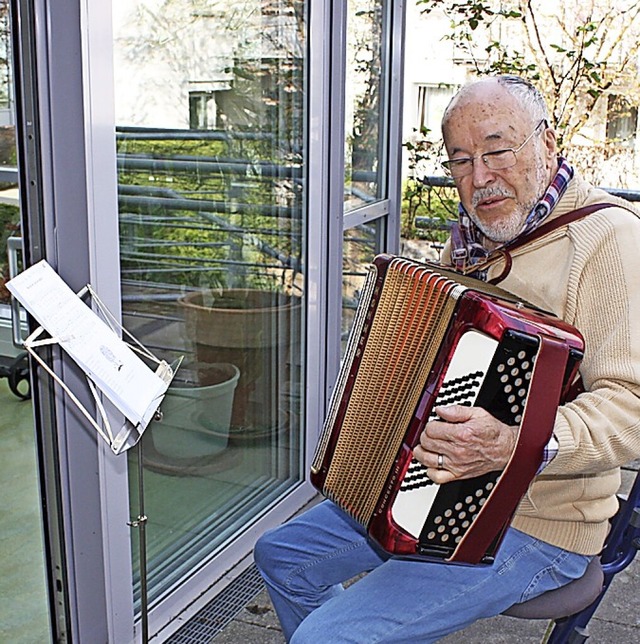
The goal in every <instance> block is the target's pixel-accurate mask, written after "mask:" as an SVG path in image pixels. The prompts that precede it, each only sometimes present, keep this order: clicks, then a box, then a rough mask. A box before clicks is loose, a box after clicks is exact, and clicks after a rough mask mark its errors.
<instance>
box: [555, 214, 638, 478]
mask: <svg viewBox="0 0 640 644" xmlns="http://www.w3.org/2000/svg"><path fill="white" fill-rule="evenodd" d="M605 213H606V214H605ZM569 235H570V237H571V239H572V242H573V246H574V253H575V254H574V258H573V261H572V267H571V272H570V275H569V281H568V299H567V311H566V315H565V319H566V320H567V321H568V322H570V323H571V324H573V325H574V326H576V327H577V328H578V329H579V330H580V331H581V332H582V334H583V335H584V338H585V356H584V359H583V361H582V365H581V368H580V372H581V375H582V379H583V381H584V384H585V387H586V392H585V393H583V394H581V395H580V396H578V397H577V398H576V399H575V400H574V401H572V402H571V403H568V404H566V405H563V406H561V407H560V408H559V410H558V414H557V417H556V423H555V426H554V434H555V436H556V438H557V440H558V443H559V450H558V454H557V455H556V457H555V458H554V459H553V461H552V462H551V463H549V465H548V467H547V468H546V469H545V474H553V475H558V474H591V473H596V472H602V471H606V470H608V469H612V468H614V467H618V466H621V465H624V464H625V463H628V462H629V461H631V460H633V459H634V458H637V457H638V456H640V219H638V217H636V216H635V215H634V214H632V213H630V212H627V211H625V210H622V209H618V208H616V209H613V208H612V209H608V210H607V211H603V214H600V213H599V214H598V215H596V216H591V217H588V218H587V219H586V220H584V221H582V222H580V224H579V225H576V226H575V227H573V229H570V231H569Z"/></svg>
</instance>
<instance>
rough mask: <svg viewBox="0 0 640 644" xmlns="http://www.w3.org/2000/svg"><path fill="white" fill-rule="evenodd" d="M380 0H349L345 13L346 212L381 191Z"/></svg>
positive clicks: (383, 7) (372, 199) (373, 197)
mask: <svg viewBox="0 0 640 644" xmlns="http://www.w3.org/2000/svg"><path fill="white" fill-rule="evenodd" d="M385 4H386V3H385V2H384V0H349V2H348V3H347V5H348V7H349V9H348V14H347V62H346V85H345V87H346V91H347V97H346V116H345V128H346V131H345V197H344V198H345V212H346V211H350V210H353V209H355V208H358V207H360V206H363V205H366V204H367V203H371V202H372V201H376V200H378V199H380V198H381V197H382V194H381V193H382V190H383V189H384V188H385V186H383V185H382V182H381V177H380V171H381V168H380V158H381V154H380V146H381V142H382V137H383V136H384V135H385V133H384V132H382V131H381V127H380V123H381V115H382V110H383V106H384V87H383V33H384V27H385V21H384V10H385Z"/></svg>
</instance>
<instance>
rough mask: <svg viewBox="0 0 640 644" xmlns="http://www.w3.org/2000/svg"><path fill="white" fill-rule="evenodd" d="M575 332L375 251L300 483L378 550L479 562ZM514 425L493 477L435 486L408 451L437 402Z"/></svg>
mask: <svg viewBox="0 0 640 644" xmlns="http://www.w3.org/2000/svg"><path fill="white" fill-rule="evenodd" d="M583 350H584V342H583V339H582V337H581V336H580V334H579V333H578V331H577V330H576V329H574V328H573V327H571V326H570V325H568V324H566V323H564V322H562V321H561V320H559V319H557V318H556V317H554V316H553V315H551V314H548V313H545V312H543V311H539V310H537V309H535V308H533V307H531V306H529V305H526V304H524V303H522V302H521V301H519V300H517V298H515V297H514V296H513V295H511V294H509V293H507V292H506V291H503V290H502V289H499V288H497V287H493V286H491V285H489V284H486V283H484V282H481V281H479V280H475V279H473V278H469V277H464V276H461V275H459V274H457V273H454V272H451V271H448V270H445V269H443V268H442V267H440V266H437V265H432V264H424V263H419V262H415V261H412V260H408V259H404V258H400V257H393V256H389V255H379V256H378V257H376V258H375V260H374V262H373V264H372V265H371V270H370V273H369V275H368V277H367V280H366V282H365V286H364V289H363V293H362V296H361V300H360V303H359V305H358V309H357V312H356V317H355V321H354V325H353V328H352V330H351V334H350V337H349V342H348V345H347V350H346V355H345V358H344V360H343V363H342V367H341V369H340V372H339V374H338V379H337V382H336V386H335V389H334V392H333V395H332V398H331V402H330V406H329V410H328V414H327V418H326V421H325V423H324V427H323V429H322V432H321V435H320V439H319V442H318V445H317V447H316V452H315V456H314V459H313V463H312V467H311V482H312V484H313V485H314V486H315V487H316V488H317V489H318V490H319V491H320V492H321V493H322V494H323V495H324V496H326V497H327V498H329V499H331V500H332V501H334V502H335V503H337V504H338V505H339V506H340V507H341V508H342V509H343V510H345V511H346V512H347V513H348V514H349V515H350V516H352V517H353V518H354V519H355V520H356V521H358V522H359V523H360V524H362V525H363V526H365V527H366V528H367V530H368V533H369V535H370V536H371V537H372V538H373V539H374V540H375V541H377V542H378V543H379V545H381V546H382V547H383V548H384V549H385V550H386V551H387V552H389V553H391V554H393V555H398V556H406V557H411V558H417V559H425V560H429V561H443V562H451V563H466V564H478V563H491V562H492V561H493V559H494V557H495V553H496V551H497V549H498V547H499V545H500V542H501V540H502V537H503V536H504V532H505V530H506V528H507V527H508V525H509V523H510V521H511V519H512V517H513V514H514V512H515V510H516V507H517V505H518V503H519V502H520V500H521V498H522V496H523V495H524V494H525V492H526V490H527V487H528V486H529V484H530V483H531V481H532V480H533V478H534V477H535V475H536V473H537V471H538V469H539V467H540V464H541V462H542V458H543V451H544V448H545V446H546V445H547V443H548V441H549V439H550V437H551V434H552V431H553V424H554V419H555V415H556V411H557V408H558V405H559V404H560V401H561V400H563V399H564V397H565V396H566V395H567V393H568V391H569V389H570V386H571V384H572V383H573V381H574V380H575V379H576V376H577V370H578V366H579V363H580V360H581V359H582V353H583ZM447 404H463V405H474V406H479V407H483V408H484V409H486V410H487V411H488V412H489V413H491V414H492V415H493V416H495V417H496V418H498V419H499V420H501V421H502V422H504V423H506V424H508V425H513V426H517V427H518V431H517V442H516V447H515V450H514V452H513V454H512V456H511V459H510V461H509V463H508V464H507V466H506V467H505V469H504V470H503V471H501V472H492V473H489V474H486V475H483V476H480V477H476V478H470V479H464V480H458V481H453V482H451V483H447V484H444V485H436V484H434V483H433V482H432V481H430V480H429V479H428V477H427V476H426V468H425V467H424V466H423V465H421V464H420V463H418V462H417V461H416V460H415V459H414V458H413V453H412V452H413V448H414V447H415V446H416V445H417V444H418V441H419V437H420V434H421V432H422V430H423V429H424V426H425V425H426V423H427V422H428V421H429V420H430V419H431V418H435V414H434V412H433V409H434V408H435V407H437V406H439V405H447Z"/></svg>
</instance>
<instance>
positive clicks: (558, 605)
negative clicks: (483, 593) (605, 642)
mask: <svg viewBox="0 0 640 644" xmlns="http://www.w3.org/2000/svg"><path fill="white" fill-rule="evenodd" d="M619 499H620V508H619V510H618V512H617V514H616V515H615V516H614V517H613V519H612V520H611V531H610V532H609V536H608V537H607V541H606V543H605V546H604V548H603V550H602V552H601V553H600V556H599V557H596V558H594V559H593V561H592V562H591V563H590V564H589V566H588V567H587V570H586V571H585V574H584V575H583V576H582V577H581V578H580V579H576V580H575V581H572V582H571V583H569V584H567V585H566V586H563V587H562V588H558V589H556V590H552V591H549V592H547V593H544V594H542V595H540V596H538V597H535V598H534V599H531V600H529V601H527V602H523V603H521V604H514V605H513V606H512V607H511V608H509V609H508V610H506V611H505V612H504V613H503V615H507V616H510V617H518V618H521V619H549V620H552V621H551V623H550V625H549V628H548V629H547V632H546V633H545V638H544V640H543V641H544V642H545V643H546V644H579V643H580V642H585V641H586V640H587V638H588V637H589V634H588V630H587V626H588V624H589V620H590V619H591V617H592V616H593V614H594V613H595V612H596V609H597V608H598V606H599V604H600V602H601V601H602V599H603V597H604V595H605V593H606V592H607V589H608V588H609V585H610V584H611V581H612V580H613V578H614V577H615V575H617V574H618V573H619V572H621V571H622V570H624V569H625V568H626V567H627V566H628V565H629V564H630V563H631V562H632V561H633V558H634V557H635V555H636V552H637V551H638V549H640V472H638V473H637V474H636V477H635V480H634V482H633V485H632V486H631V490H630V491H629V494H628V495H627V496H626V498H625V497H623V496H619Z"/></svg>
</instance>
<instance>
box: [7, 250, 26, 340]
mask: <svg viewBox="0 0 640 644" xmlns="http://www.w3.org/2000/svg"><path fill="white" fill-rule="evenodd" d="M19 252H22V238H21V237H9V239H8V240H7V257H8V259H9V279H11V278H13V277H15V276H16V275H17V274H18V272H19V270H20V267H19V263H18V253H19ZM11 330H12V333H13V344H14V346H16V347H18V348H23V346H24V345H23V343H22V340H23V338H22V330H21V328H20V302H18V300H17V299H16V298H15V297H13V295H12V296H11Z"/></svg>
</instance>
